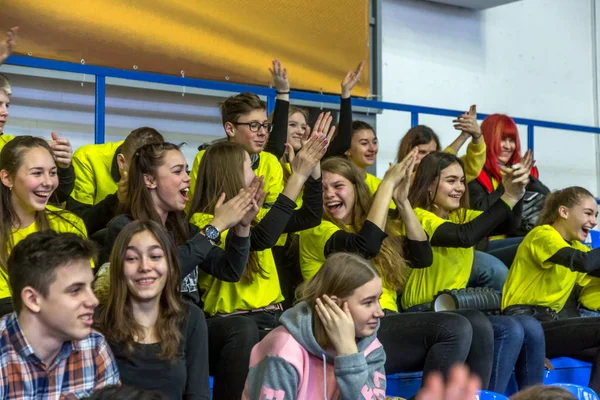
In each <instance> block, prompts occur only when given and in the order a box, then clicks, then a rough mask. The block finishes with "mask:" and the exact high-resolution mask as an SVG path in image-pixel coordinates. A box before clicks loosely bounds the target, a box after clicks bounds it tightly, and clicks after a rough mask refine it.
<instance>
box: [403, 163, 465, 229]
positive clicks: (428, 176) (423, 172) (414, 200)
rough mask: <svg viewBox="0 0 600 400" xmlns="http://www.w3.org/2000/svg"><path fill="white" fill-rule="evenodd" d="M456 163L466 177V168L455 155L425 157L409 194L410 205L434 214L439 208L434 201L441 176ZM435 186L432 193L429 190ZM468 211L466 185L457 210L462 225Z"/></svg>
mask: <svg viewBox="0 0 600 400" xmlns="http://www.w3.org/2000/svg"><path fill="white" fill-rule="evenodd" d="M454 163H458V165H460V167H461V169H462V171H463V175H464V173H465V167H464V164H463V162H462V160H461V159H460V158H458V157H457V156H455V155H453V154H450V153H444V152H439V151H436V152H433V153H429V154H427V155H426V156H425V157H423V159H422V160H421V163H420V164H419V167H418V168H417V172H416V173H415V177H414V179H413V182H412V185H411V186H410V191H409V193H408V201H410V204H412V206H413V207H414V208H417V207H419V208H422V209H424V210H427V211H431V212H434V209H435V208H436V207H437V206H436V205H435V204H434V203H433V201H434V199H435V196H436V195H437V191H438V188H439V185H440V183H439V179H440V175H441V173H442V171H443V170H445V169H446V168H448V167H449V166H450V165H452V164H454ZM433 184H435V191H433V192H431V191H430V190H429V188H430V187H431V186H432V185H433ZM468 209H469V189H468V187H467V184H466V183H465V193H464V194H463V196H462V197H461V198H460V208H459V209H458V210H456V212H458V216H459V221H460V223H464V222H465V221H466V213H467V210H468Z"/></svg>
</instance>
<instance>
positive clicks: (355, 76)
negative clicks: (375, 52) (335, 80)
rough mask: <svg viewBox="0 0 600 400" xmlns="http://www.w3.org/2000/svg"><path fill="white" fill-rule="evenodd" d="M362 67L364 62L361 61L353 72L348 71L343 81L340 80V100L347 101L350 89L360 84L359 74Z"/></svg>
mask: <svg viewBox="0 0 600 400" xmlns="http://www.w3.org/2000/svg"><path fill="white" fill-rule="evenodd" d="M364 66H365V60H362V61H361V62H360V64H358V67H356V69H355V70H352V71H348V73H347V74H346V76H345V77H344V80H342V98H344V99H347V98H348V97H350V95H351V92H352V89H353V88H354V86H356V84H357V83H358V82H360V74H361V73H362V70H363V67H364Z"/></svg>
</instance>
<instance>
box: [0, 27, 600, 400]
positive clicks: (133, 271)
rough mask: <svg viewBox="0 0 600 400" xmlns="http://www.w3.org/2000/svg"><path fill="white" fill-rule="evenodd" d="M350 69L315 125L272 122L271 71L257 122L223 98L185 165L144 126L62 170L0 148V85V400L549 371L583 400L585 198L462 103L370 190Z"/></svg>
mask: <svg viewBox="0 0 600 400" xmlns="http://www.w3.org/2000/svg"><path fill="white" fill-rule="evenodd" d="M15 40H16V29H12V30H11V31H10V32H9V33H8V34H7V37H6V39H4V40H3V41H2V42H1V43H0V62H2V61H3V60H4V59H5V58H6V57H7V56H8V54H10V51H11V50H12V48H13V47H14V44H15ZM363 65H364V63H360V64H359V65H358V67H357V68H356V69H355V70H352V71H350V72H348V74H347V75H346V76H345V77H344V79H343V81H342V83H341V100H340V102H341V107H340V113H339V122H338V123H337V124H336V123H334V121H333V116H332V115H331V113H329V112H326V113H320V114H319V115H318V116H315V118H311V115H309V112H308V111H307V110H305V109H302V108H299V107H296V106H294V105H291V104H290V102H289V93H290V83H289V80H288V71H287V70H286V69H285V68H284V67H283V66H282V65H281V63H280V62H279V61H277V60H275V61H273V65H272V68H270V69H269V71H270V74H271V76H272V79H273V81H274V84H275V87H276V89H277V101H276V104H275V109H274V111H273V113H272V115H270V116H269V115H267V107H266V104H265V102H263V101H262V100H261V99H260V98H259V97H258V96H257V95H255V94H252V93H241V94H237V95H234V96H231V97H229V98H227V99H226V100H225V101H224V102H223V103H222V104H220V110H221V116H222V125H223V129H224V137H223V139H221V140H217V141H215V142H212V143H208V144H206V145H203V146H201V147H200V148H199V149H198V153H197V155H196V157H195V159H194V160H193V163H192V167H191V170H189V165H188V162H187V160H186V158H185V157H184V155H183V153H182V152H181V148H180V147H181V145H178V144H174V143H170V142H168V141H166V140H165V138H164V137H163V135H162V134H161V133H160V132H158V131H157V130H156V129H153V128H151V127H140V128H138V129H135V130H133V131H132V132H131V133H130V134H129V135H128V136H127V137H126V138H125V139H124V140H123V141H120V142H116V143H104V144H89V145H85V146H82V147H80V148H79V149H77V151H75V152H74V153H73V151H72V147H71V144H70V142H69V140H68V139H66V138H64V137H61V136H60V135H58V134H56V133H55V132H52V134H51V135H50V136H49V137H48V138H38V137H32V136H16V137H15V136H10V135H8V134H4V132H3V130H4V126H5V124H6V123H7V120H8V116H9V112H8V106H9V103H10V99H11V96H12V88H11V85H10V82H9V79H8V77H6V76H4V75H0V150H1V152H0V181H1V183H0V219H1V223H0V315H2V316H3V317H2V318H1V319H0V398H6V399H24V398H27V399H29V398H47V399H59V398H61V399H62V398H86V397H88V396H91V397H90V398H110V397H103V396H116V397H119V396H120V397H119V398H126V396H132V397H131V398H138V397H133V396H137V395H136V394H135V393H137V392H136V390H143V391H147V392H146V395H147V396H148V397H144V398H148V399H151V398H157V399H159V398H166V399H209V398H210V396H211V393H210V390H209V377H210V376H212V377H214V387H213V392H212V396H213V398H214V399H217V400H221V399H226V400H231V399H317V398H324V399H337V398H340V399H363V398H364V399H383V398H385V393H386V375H389V374H394V373H399V372H412V371H423V377H424V382H426V384H425V387H424V388H423V390H422V391H421V392H420V393H419V395H418V398H420V399H421V400H429V399H441V398H445V399H447V400H451V399H452V398H451V397H444V395H443V393H442V392H443V390H444V389H443V384H442V383H441V382H442V380H444V379H446V380H448V381H449V382H450V384H449V385H452V384H456V385H458V386H461V385H462V386H461V387H462V389H461V390H462V392H461V393H466V392H469V391H471V390H474V388H478V387H481V388H483V389H487V390H491V391H494V392H499V393H503V392H504V391H505V390H506V388H507V386H508V383H509V379H510V377H511V375H512V374H513V371H514V373H515V375H516V380H517V383H518V385H519V388H520V389H525V388H528V387H530V388H531V389H528V390H529V392H523V393H520V394H519V396H521V397H520V398H535V396H534V395H531V396H533V397H526V395H525V394H524V393H538V392H539V393H544V389H543V388H540V387H538V386H536V385H539V384H540V383H541V382H542V379H543V375H544V369H545V368H546V366H547V364H548V362H549V361H548V359H550V358H553V357H558V356H570V357H575V358H579V359H584V360H589V361H591V362H592V374H591V378H590V382H589V386H590V387H591V388H592V389H594V390H596V391H597V392H600V355H599V354H598V352H597V350H598V349H599V348H600V250H590V248H589V247H587V246H585V245H584V244H582V242H583V241H585V240H586V238H587V236H588V234H589V231H590V230H591V229H592V228H594V227H595V226H596V224H597V214H598V208H597V204H596V200H595V198H594V196H593V195H592V194H591V193H590V192H589V191H588V190H586V189H584V188H581V187H568V188H564V189H562V190H558V191H554V192H550V190H549V189H548V188H547V187H546V186H545V185H544V184H542V183H541V181H540V179H539V173H538V171H537V169H536V167H535V165H534V164H535V162H534V160H533V156H532V154H531V152H529V151H526V152H524V153H523V152H522V150H521V148H520V141H519V132H518V130H517V126H516V125H515V122H514V121H513V120H512V119H511V118H510V117H508V116H506V115H502V114H494V115H491V116H489V117H487V118H486V119H485V120H484V121H483V123H482V124H481V125H479V124H478V122H477V114H476V113H477V112H476V108H475V106H472V107H471V108H470V109H469V111H467V112H465V113H464V114H462V115H460V116H457V117H456V119H455V120H454V121H453V126H450V127H449V128H450V129H454V130H455V131H456V132H457V133H458V135H457V137H456V139H455V140H454V141H453V142H452V143H451V144H450V145H449V146H448V147H446V148H443V147H442V146H441V143H440V141H439V138H438V136H437V134H436V133H435V132H434V131H433V130H432V129H431V128H429V127H427V126H424V125H418V126H415V127H412V128H410V129H409V130H408V131H407V132H406V134H405V135H404V136H403V137H399V138H398V140H399V144H398V153H397V154H398V155H397V160H396V162H395V163H393V164H391V165H390V167H389V169H388V170H387V171H386V172H385V174H384V175H383V178H382V179H379V178H377V177H375V176H374V175H372V174H370V173H369V172H368V170H369V168H370V167H371V166H373V165H374V164H375V162H376V157H377V153H378V141H377V135H376V133H375V130H374V129H373V127H372V126H370V125H369V124H367V123H366V122H364V121H357V120H353V119H352V106H351V92H352V89H353V87H354V86H355V85H356V84H357V82H358V81H359V79H360V76H361V73H362V69H363ZM17 95H18V94H15V96H17ZM313 120H314V123H311V122H313ZM309 123H311V124H310V125H311V126H309ZM388 134H389V133H388ZM466 142H469V144H468V145H467V147H466V153H465V155H464V156H463V157H461V158H459V157H457V155H456V154H457V153H458V151H459V149H460V148H461V147H462V146H463V145H464V144H465V143H466ZM499 292H501V301H496V304H495V305H494V304H492V305H491V306H471V307H462V306H457V307H442V308H440V306H439V305H440V304H442V302H440V301H439V300H440V299H441V298H442V296H440V297H438V295H439V294H440V293H445V294H450V295H451V296H455V297H456V296H470V295H478V296H483V297H484V298H485V299H487V300H486V301H488V300H489V302H491V303H493V302H494V299H497V298H498V293H499ZM457 302H458V300H457ZM484 303H485V302H484ZM455 364H466V366H467V367H468V368H469V370H470V371H471V373H472V374H473V376H474V378H473V379H471V378H469V377H468V375H467V374H466V372H465V371H464V370H463V369H458V370H456V369H454V370H453V369H452V367H453V366H454V365H455ZM115 385H118V386H115ZM440 388H442V389H440ZM127 390H131V392H130V394H127V393H126V392H127ZM448 392H452V393H454V392H453V391H452V390H450V388H449V389H448ZM110 393H112V394H110ZM119 393H120V394H119ZM139 393H142V392H139ZM440 393H442V394H440ZM140 396H141V394H140ZM440 396H442V397H440ZM139 398H142V397H139ZM458 398H460V397H457V399H458ZM565 398H568V396H567V397H565Z"/></svg>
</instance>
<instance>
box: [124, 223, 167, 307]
mask: <svg viewBox="0 0 600 400" xmlns="http://www.w3.org/2000/svg"><path fill="white" fill-rule="evenodd" d="M168 272H169V266H168V263H167V258H166V256H165V251H164V249H163V248H162V247H161V246H160V243H159V242H158V240H156V237H154V235H153V234H152V233H151V232H150V231H143V232H139V233H136V234H135V235H133V237H132V238H131V240H130V241H129V245H128V246H127V250H126V252H125V259H124V260H123V274H124V278H125V281H126V282H127V288H128V291H129V294H130V295H131V298H132V301H135V302H148V301H153V300H156V301H158V300H160V296H161V294H162V292H163V289H164V287H165V284H166V282H167V274H168Z"/></svg>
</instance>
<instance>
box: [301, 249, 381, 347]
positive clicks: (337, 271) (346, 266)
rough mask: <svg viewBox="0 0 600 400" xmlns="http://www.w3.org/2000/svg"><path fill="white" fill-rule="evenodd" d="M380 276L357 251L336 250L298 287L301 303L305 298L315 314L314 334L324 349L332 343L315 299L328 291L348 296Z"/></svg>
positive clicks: (334, 294) (330, 294) (340, 296)
mask: <svg viewBox="0 0 600 400" xmlns="http://www.w3.org/2000/svg"><path fill="white" fill-rule="evenodd" d="M376 277H379V272H378V271H377V269H376V268H375V266H374V265H373V263H371V262H370V261H368V260H365V259H364V258H362V257H361V256H359V255H357V254H350V253H335V254H331V255H330V256H329V257H327V260H326V261H325V262H324V263H323V265H322V266H321V268H320V269H319V271H318V272H317V273H316V274H315V276H313V277H312V278H310V279H309V280H307V281H305V282H303V283H301V284H300V286H298V288H297V289H296V298H297V302H302V301H305V302H306V303H307V304H308V306H309V307H310V309H311V310H312V313H313V333H314V335H315V339H316V341H317V343H319V345H320V346H321V347H322V348H326V347H328V346H329V345H330V344H331V341H330V340H329V337H328V336H327V333H326V332H325V328H324V327H323V325H322V324H321V320H320V319H319V317H318V316H317V315H316V312H315V304H316V303H315V302H316V300H317V299H318V298H320V297H321V296H323V295H324V294H326V295H328V296H329V297H331V296H336V297H338V298H341V299H344V298H347V297H350V296H351V295H352V293H354V291H355V290H356V289H358V288H359V287H361V286H362V285H364V284H365V283H367V282H370V281H371V280H372V279H373V278H376Z"/></svg>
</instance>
